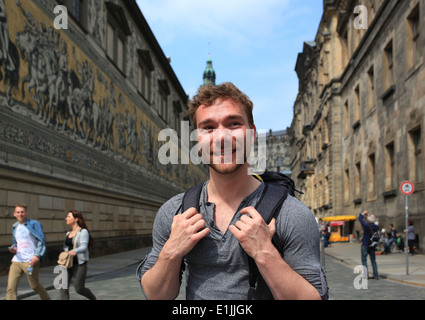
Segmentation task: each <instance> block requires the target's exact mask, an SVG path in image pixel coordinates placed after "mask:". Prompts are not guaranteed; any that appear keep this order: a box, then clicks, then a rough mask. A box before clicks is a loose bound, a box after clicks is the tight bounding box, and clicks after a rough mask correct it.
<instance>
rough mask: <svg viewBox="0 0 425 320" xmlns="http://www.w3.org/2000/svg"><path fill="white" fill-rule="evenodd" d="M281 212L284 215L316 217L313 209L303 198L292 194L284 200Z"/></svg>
mask: <svg viewBox="0 0 425 320" xmlns="http://www.w3.org/2000/svg"><path fill="white" fill-rule="evenodd" d="M280 213H281V214H284V215H285V214H289V215H291V216H299V215H301V216H307V217H310V216H311V217H313V218H314V216H313V213H312V212H311V210H310V209H309V208H308V207H307V206H306V205H305V204H304V203H303V202H302V201H301V200H299V199H297V198H296V197H294V196H291V195H288V197H287V198H286V200H285V201H284V203H283V205H282V207H281V209H280Z"/></svg>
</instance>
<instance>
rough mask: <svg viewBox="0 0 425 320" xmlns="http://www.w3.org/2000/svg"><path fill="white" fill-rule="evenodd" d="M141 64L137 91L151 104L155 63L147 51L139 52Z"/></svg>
mask: <svg viewBox="0 0 425 320" xmlns="http://www.w3.org/2000/svg"><path fill="white" fill-rule="evenodd" d="M137 53H138V58H139V64H138V73H137V90H138V91H139V93H140V94H141V95H142V96H143V97H144V98H145V99H146V101H148V102H150V99H151V73H152V71H153V69H154V68H153V63H152V59H151V57H150V54H149V52H148V51H147V50H137Z"/></svg>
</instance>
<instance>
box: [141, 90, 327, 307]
mask: <svg viewBox="0 0 425 320" xmlns="http://www.w3.org/2000/svg"><path fill="white" fill-rule="evenodd" d="M252 109H253V104H252V102H251V101H250V100H249V98H248V97H247V96H246V95H245V94H244V93H242V92H241V91H240V90H239V89H238V88H237V87H236V86H235V85H233V84H232V83H223V84H221V85H217V86H215V85H214V86H202V87H201V88H200V89H199V90H198V93H197V94H196V95H195V96H194V97H193V99H192V100H191V101H190V105H189V114H190V115H191V117H192V119H193V123H194V125H195V128H197V129H199V130H200V132H199V135H198V142H199V144H200V145H201V147H202V148H201V152H202V156H203V158H206V159H208V160H210V161H209V162H208V165H209V167H210V178H209V180H208V181H206V182H205V183H203V184H202V185H200V186H198V187H196V188H192V189H190V190H189V191H188V192H187V193H185V194H179V195H177V196H175V197H173V198H171V199H170V200H168V201H167V202H166V203H165V204H164V205H163V206H162V207H161V208H160V209H159V211H158V213H157V215H156V218H155V222H154V226H153V247H152V250H151V252H150V253H149V254H148V255H147V256H146V258H145V259H144V261H143V262H142V263H141V264H140V265H139V266H138V268H137V277H138V279H139V281H140V283H141V288H142V291H143V293H144V295H145V296H146V298H148V299H160V300H164V299H175V298H176V297H177V296H178V294H179V290H180V286H181V279H182V272H185V275H186V298H187V299H188V300H195V299H196V300H246V299H304V300H306V299H327V298H328V286H327V281H326V276H325V273H324V271H323V269H322V267H321V264H320V249H319V247H320V235H319V233H318V232H317V224H316V220H315V218H314V216H313V214H312V213H311V211H310V210H309V209H308V208H307V207H306V206H305V205H304V204H303V203H302V202H300V201H299V200H297V199H296V198H295V197H294V196H292V195H291V193H292V191H293V190H289V188H288V187H285V185H287V183H288V179H289V178H288V179H283V182H284V183H283V184H282V186H275V185H273V184H272V183H269V182H265V181H264V179H263V178H261V177H254V176H252V175H249V174H248V169H249V163H248V161H247V160H246V158H245V159H244V160H243V161H241V162H239V161H237V151H238V148H244V150H243V151H247V149H249V148H250V146H251V144H250V143H251V141H250V139H247V136H248V134H247V132H248V130H254V131H255V129H256V128H255V125H254V121H253V116H252ZM229 133H230V134H229ZM237 137H242V138H245V139H242V141H243V142H242V143H241V144H238V141H239V142H240V141H241V139H237ZM251 137H252V135H251ZM226 145H230V146H231V147H230V149H229V148H227V149H226V148H225V147H224V146H226ZM208 147H209V148H208ZM205 150H209V152H207V151H205ZM244 154H249V153H245V152H244ZM226 158H230V159H231V161H225V160H226ZM261 180H263V181H261ZM266 180H267V179H266ZM289 180H290V179H289ZM290 184H291V183H290V181H289V185H290ZM288 190H289V191H291V192H288ZM187 199H189V201H188V202H189V205H188V208H187V207H186V200H187ZM193 199H195V200H193ZM276 199H277V200H276ZM262 200H264V201H262ZM257 209H258V210H257ZM272 215H273V216H272ZM263 216H267V218H266V219H267V221H266V220H265V219H264V218H263Z"/></svg>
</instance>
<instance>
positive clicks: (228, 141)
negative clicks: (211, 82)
mask: <svg viewBox="0 0 425 320" xmlns="http://www.w3.org/2000/svg"><path fill="white" fill-rule="evenodd" d="M196 121H197V128H198V129H199V131H198V133H199V135H198V144H199V147H200V149H201V153H202V156H203V158H204V159H205V160H206V161H207V163H208V164H209V166H210V167H211V168H212V169H213V170H215V171H216V172H218V173H222V174H226V173H232V172H235V171H236V170H238V169H239V168H240V167H242V166H243V165H244V164H245V163H246V160H247V156H248V154H249V153H248V152H249V150H250V146H251V145H252V143H253V141H254V138H255V126H254V128H250V126H249V122H248V117H247V115H246V112H245V110H244V108H243V106H241V105H240V104H238V103H236V102H234V101H233V100H231V99H219V100H217V101H215V102H214V104H212V105H211V106H208V107H207V106H205V105H201V106H200V107H199V108H198V110H197V111H196Z"/></svg>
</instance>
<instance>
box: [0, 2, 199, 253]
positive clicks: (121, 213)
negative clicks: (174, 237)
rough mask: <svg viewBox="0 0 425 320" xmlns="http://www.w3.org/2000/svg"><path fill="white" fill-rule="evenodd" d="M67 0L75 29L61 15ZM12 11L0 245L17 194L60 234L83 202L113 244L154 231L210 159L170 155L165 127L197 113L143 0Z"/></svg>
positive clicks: (2, 8) (0, 156) (1, 49)
mask: <svg viewBox="0 0 425 320" xmlns="http://www.w3.org/2000/svg"><path fill="white" fill-rule="evenodd" d="M62 4H65V5H66V6H67V7H68V18H69V19H68V29H56V28H55V25H54V21H55V18H57V15H58V13H57V12H56V13H55V12H54V10H55V7H57V6H58V5H62ZM61 13H63V11H61ZM0 18H1V19H0V28H1V30H0V146H1V147H0V221H1V223H0V225H1V227H0V246H1V247H7V245H10V243H11V240H12V239H11V231H12V224H13V223H14V222H15V218H14V217H13V206H14V205H15V203H26V204H27V205H28V208H29V213H30V216H29V217H30V218H34V219H38V220H40V222H41V223H42V224H43V227H44V231H45V233H46V238H47V241H48V243H49V245H53V244H55V243H59V242H61V241H62V240H63V237H64V234H65V231H66V230H67V226H66V225H65V222H64V219H65V216H66V213H67V210H71V209H79V210H81V211H82V212H83V213H84V214H85V216H86V218H87V220H88V221H87V222H88V225H89V228H90V229H91V230H92V232H93V235H94V237H95V238H97V239H98V240H100V239H109V240H110V239H111V238H112V239H116V240H117V241H116V243H115V244H111V243H109V248H113V247H114V246H118V240H119V239H121V238H122V237H127V238H128V237H135V238H137V237H138V238H149V237H150V234H151V228H152V223H153V219H154V216H155V213H156V211H157V209H158V208H159V207H160V205H161V204H162V203H163V202H164V201H166V200H167V199H168V198H170V197H171V196H173V195H175V194H177V193H179V192H182V191H184V190H185V189H186V188H188V187H190V186H192V185H194V184H197V183H199V182H200V181H203V180H205V179H206V178H207V171H206V170H205V167H202V166H199V167H198V166H194V165H171V164H170V165H162V164H161V163H160V162H159V160H158V156H157V154H158V150H159V148H160V147H161V145H162V144H163V143H164V142H161V141H158V134H159V132H160V131H161V130H163V129H166V128H172V129H174V130H175V131H176V132H177V133H178V134H179V135H180V134H181V132H180V131H181V121H189V118H188V116H187V100H188V96H187V94H186V93H185V92H184V90H183V88H182V86H181V84H180V82H179V81H178V79H177V77H176V75H175V73H174V71H173V69H172V68H171V66H170V63H169V60H168V59H167V58H166V57H165V55H164V53H163V52H162V50H161V48H160V46H159V44H158V42H157V41H156V39H155V37H154V35H153V33H152V31H151V30H150V28H149V26H148V24H147V22H146V21H145V19H144V17H143V15H142V13H141V11H140V9H139V8H138V6H137V4H136V1H135V0H130V1H128V0H125V1H122V0H114V1H104V0H93V1H79V0H75V1H66V2H65V3H64V1H53V0H49V1H46V0H34V1H19V0H16V1H9V0H8V1H5V0H0ZM62 22H63V21H62ZM182 143H184V142H182ZM98 243H99V246H100V244H101V243H106V242H102V241H98ZM97 249H98V251H102V250H101V249H99V247H98V248H97ZM105 250H107V249H106V248H105ZM50 251H52V250H50ZM0 254H2V256H3V254H5V253H4V252H0ZM6 254H8V253H6ZM52 259H54V257H52ZM3 260H4V259H3V257H2V261H3ZM8 261H9V260H8Z"/></svg>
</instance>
